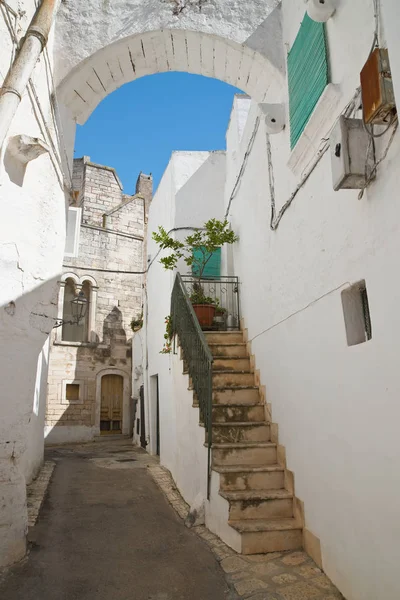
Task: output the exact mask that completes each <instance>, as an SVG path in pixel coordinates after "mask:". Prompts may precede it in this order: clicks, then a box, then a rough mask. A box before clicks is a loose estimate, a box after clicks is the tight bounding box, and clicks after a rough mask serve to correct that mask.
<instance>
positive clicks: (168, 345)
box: [160, 315, 172, 354]
mask: <svg viewBox="0 0 400 600" xmlns="http://www.w3.org/2000/svg"><path fill="white" fill-rule="evenodd" d="M171 352H172V318H171V315H167V316H166V317H165V333H164V346H163V348H162V350H160V354H171Z"/></svg>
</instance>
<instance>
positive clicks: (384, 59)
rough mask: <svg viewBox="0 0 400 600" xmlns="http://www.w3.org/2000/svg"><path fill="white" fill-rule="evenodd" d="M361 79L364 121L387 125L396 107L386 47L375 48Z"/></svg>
mask: <svg viewBox="0 0 400 600" xmlns="http://www.w3.org/2000/svg"><path fill="white" fill-rule="evenodd" d="M360 79H361V95H362V105H363V114H364V122H365V123H371V124H376V125H385V124H386V123H388V121H389V119H390V116H391V113H392V111H393V110H394V108H395V107H396V103H395V98H394V92H393V83H392V78H391V74H390V64H389V55H388V51H387V49H386V48H375V50H374V51H373V52H372V53H371V56H370V57H369V58H368V60H367V62H366V63H365V65H364V67H363V69H362V71H361V73H360Z"/></svg>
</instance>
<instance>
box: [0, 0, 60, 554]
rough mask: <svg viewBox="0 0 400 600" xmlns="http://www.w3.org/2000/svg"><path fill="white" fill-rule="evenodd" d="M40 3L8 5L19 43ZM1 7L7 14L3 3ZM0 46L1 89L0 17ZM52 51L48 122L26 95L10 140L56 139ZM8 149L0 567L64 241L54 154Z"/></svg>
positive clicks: (22, 478)
mask: <svg viewBox="0 0 400 600" xmlns="http://www.w3.org/2000/svg"><path fill="white" fill-rule="evenodd" d="M35 4H36V3H35V2H34V1H33V0H26V1H24V2H14V1H13V0H11V2H9V5H10V6H11V8H13V9H15V10H16V11H17V17H14V15H13V13H11V12H10V17H11V22H12V24H13V27H14V26H15V31H16V34H17V36H18V39H20V38H21V37H22V36H23V35H24V33H25V31H26V28H27V26H28V24H29V22H30V20H31V18H32V15H33V14H34V10H35ZM2 9H4V10H8V9H7V8H6V7H5V6H3V5H2ZM18 9H21V12H20V13H18ZM24 11H26V12H24ZM0 47H1V52H0V84H1V83H2V82H3V80H4V77H5V76H6V74H7V71H8V68H9V66H10V64H11V61H12V58H13V56H14V51H15V45H14V44H13V43H12V40H11V37H10V33H9V30H8V29H7V27H6V22H5V20H4V18H3V12H2V14H1V15H0ZM52 47H53V41H52V39H51V40H50V42H49V45H48V50H49V55H48V57H47V55H46V57H44V56H42V57H41V58H40V60H39V61H38V63H37V65H36V67H35V70H34V73H33V75H32V81H33V84H34V86H35V90H36V93H37V96H38V98H39V104H40V109H41V110H42V112H43V116H44V119H43V118H42V116H41V115H40V112H39V105H38V103H37V101H36V100H34V99H32V95H30V94H29V93H28V91H27V92H26V93H25V94H24V95H23V99H22V102H21V104H20V106H19V109H18V111H17V113H16V116H15V118H14V120H13V122H12V125H11V128H10V131H9V136H10V137H12V136H14V135H19V134H27V135H30V136H33V137H38V138H40V139H42V140H43V141H45V142H46V143H49V141H50V137H52V139H53V140H55V134H54V123H53V120H52V113H51V110H50V104H49V93H50V92H51V86H52V82H51V75H50V69H51V68H52V58H51V53H52ZM44 120H46V122H47V124H48V127H49V131H48V132H47V131H46V128H45V125H44ZM5 148H6V144H4V145H3V152H2V153H1V154H0V202H1V207H2V214H1V219H0V273H1V285H0V346H1V353H2V356H1V361H0V376H1V380H2V392H1V395H0V481H1V491H0V498H1V500H0V566H3V565H5V564H9V563H11V562H14V561H15V560H19V559H20V558H21V557H22V556H23V554H24V552H25V532H26V525H27V513H26V492H25V483H26V482H29V481H30V480H31V479H32V477H33V476H34V475H35V474H36V472H37V470H38V468H39V466H40V463H41V460H42V456H43V422H44V408H45V401H46V394H45V392H46V380H47V362H48V361H47V357H48V345H47V339H48V334H49V332H50V331H51V328H52V325H53V320H52V317H53V316H55V308H56V307H55V304H54V303H55V298H56V281H57V279H58V273H59V272H60V268H61V263H62V255H63V250H64V238H65V198H64V189H63V179H62V175H61V172H60V169H59V167H58V166H57V160H56V158H55V155H54V153H53V152H50V153H45V154H42V155H41V156H40V157H39V158H37V159H36V160H34V161H32V162H31V163H29V164H28V166H27V168H26V172H25V173H23V172H22V170H21V169H20V168H19V167H18V164H17V163H16V161H15V159H13V158H12V157H11V156H10V154H9V153H8V152H5V151H4V150H5Z"/></svg>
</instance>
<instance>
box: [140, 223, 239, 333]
mask: <svg viewBox="0 0 400 600" xmlns="http://www.w3.org/2000/svg"><path fill="white" fill-rule="evenodd" d="M152 237H153V240H154V241H155V242H157V244H158V245H159V247H160V249H161V250H169V251H170V254H169V255H168V256H164V257H163V258H162V259H161V260H160V262H161V264H162V265H163V266H164V268H165V269H168V270H173V269H175V268H176V266H177V263H178V261H179V260H180V259H183V260H184V261H185V263H186V265H187V266H188V267H190V268H191V269H192V275H193V277H194V283H193V288H192V293H191V295H190V300H191V302H192V304H193V309H194V311H195V313H196V315H197V318H198V320H199V323H200V325H201V326H202V327H211V325H212V322H213V319H214V316H215V312H216V300H215V299H213V298H210V297H209V296H206V295H205V293H204V289H203V286H202V277H203V274H204V270H205V268H206V266H207V264H208V262H209V261H210V259H211V257H212V255H213V253H214V252H216V251H217V250H218V248H221V247H222V246H224V245H225V244H234V243H235V242H236V241H237V240H238V239H239V238H238V237H237V235H236V234H235V232H234V231H232V230H231V229H230V227H229V223H228V221H227V220H226V219H225V220H224V221H219V220H218V219H209V220H208V221H207V222H206V223H204V226H203V227H202V228H201V229H200V228H199V229H195V230H194V233H192V234H191V235H188V236H186V238H185V239H184V240H183V241H180V240H177V239H175V238H173V237H172V236H171V235H170V233H168V232H167V231H165V229H164V228H163V227H159V228H158V231H157V232H153V235H152Z"/></svg>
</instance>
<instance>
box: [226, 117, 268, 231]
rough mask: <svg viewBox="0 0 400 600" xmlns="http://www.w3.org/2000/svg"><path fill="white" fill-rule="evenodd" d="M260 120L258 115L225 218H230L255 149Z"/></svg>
mask: <svg viewBox="0 0 400 600" xmlns="http://www.w3.org/2000/svg"><path fill="white" fill-rule="evenodd" d="M260 121H261V118H260V117H259V116H258V117H257V118H256V120H255V124H254V129H253V133H252V134H251V137H250V140H249V143H248V145H247V149H246V152H245V155H244V157H243V161H242V166H241V167H240V171H239V174H238V176H237V178H236V181H235V185H234V186H233V189H232V192H231V195H230V198H229V202H228V206H227V209H226V212H225V217H224V218H225V219H227V218H228V215H229V210H230V208H231V204H232V201H233V199H234V197H235V196H236V193H237V191H238V189H239V186H240V183H241V180H242V176H243V174H244V172H245V170H246V166H247V161H248V159H249V156H250V154H251V151H252V149H253V145H254V140H255V139H256V135H257V131H258V128H259V126H260Z"/></svg>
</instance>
